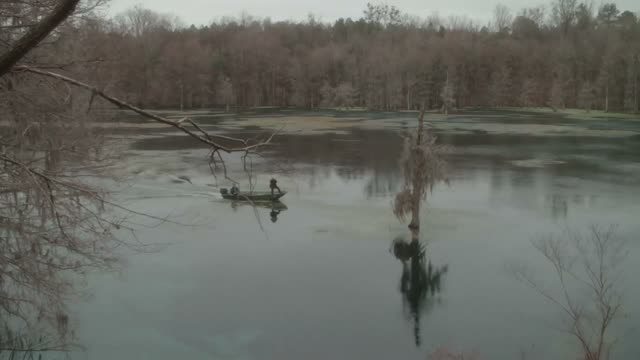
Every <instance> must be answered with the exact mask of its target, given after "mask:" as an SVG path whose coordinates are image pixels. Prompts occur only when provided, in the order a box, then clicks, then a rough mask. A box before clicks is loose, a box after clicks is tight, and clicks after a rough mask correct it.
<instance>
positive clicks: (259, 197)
mask: <svg viewBox="0 0 640 360" xmlns="http://www.w3.org/2000/svg"><path fill="white" fill-rule="evenodd" d="M220 194H221V195H222V197H223V198H225V199H227V200H239V201H243V200H244V201H252V202H255V201H278V200H280V198H281V197H283V196H285V195H286V194H287V192H286V191H283V192H281V193H273V195H272V194H271V192H270V191H252V192H239V193H237V194H231V193H230V192H229V190H227V189H226V188H222V189H220Z"/></svg>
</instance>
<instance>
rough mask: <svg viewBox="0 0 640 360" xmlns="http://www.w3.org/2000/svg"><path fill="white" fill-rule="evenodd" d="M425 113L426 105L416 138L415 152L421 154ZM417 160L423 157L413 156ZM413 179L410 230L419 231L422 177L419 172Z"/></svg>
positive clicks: (421, 115)
mask: <svg viewBox="0 0 640 360" xmlns="http://www.w3.org/2000/svg"><path fill="white" fill-rule="evenodd" d="M424 112H425V104H424V103H423V104H422V107H421V110H420V116H419V117H418V136H416V144H415V151H417V152H419V151H420V150H419V148H420V145H421V144H422V134H423V133H424ZM412 156H415V157H416V158H417V156H421V155H417V156H416V155H412ZM412 175H413V179H412V184H411V186H412V188H413V189H412V191H413V194H412V195H413V196H412V197H411V201H412V204H411V222H410V223H409V229H415V230H417V229H419V228H420V201H422V193H421V191H422V188H423V184H422V178H421V176H420V172H419V171H414V173H413V174H412Z"/></svg>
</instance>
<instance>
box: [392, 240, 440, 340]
mask: <svg viewBox="0 0 640 360" xmlns="http://www.w3.org/2000/svg"><path fill="white" fill-rule="evenodd" d="M411 233H412V239H411V241H409V242H407V241H405V240H404V239H403V238H402V237H397V238H396V239H395V240H394V241H393V254H394V255H395V257H396V258H397V259H398V260H400V261H401V262H402V275H401V276H400V286H399V291H400V293H401V294H402V304H403V309H404V312H405V315H406V316H407V317H408V318H409V319H410V320H412V321H413V331H414V338H415V344H416V346H420V344H421V334H420V318H421V316H422V314H424V313H425V312H426V311H428V310H430V309H431V307H432V306H433V304H434V303H435V302H437V301H438V299H437V298H436V296H437V295H439V293H440V289H441V282H442V278H443V277H444V274H445V273H446V272H447V270H448V266H447V265H444V266H440V267H435V266H433V265H432V263H431V261H430V260H427V258H426V247H425V245H424V244H422V243H421V242H420V241H419V239H418V231H417V230H412V231H411Z"/></svg>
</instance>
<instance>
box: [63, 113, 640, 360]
mask: <svg viewBox="0 0 640 360" xmlns="http://www.w3.org/2000/svg"><path fill="white" fill-rule="evenodd" d="M269 116H271V117H275V118H277V117H278V116H280V115H279V114H269ZM287 116H290V115H289V114H287ZM412 116H413V114H408V115H407V114H387V115H384V114H376V115H375V116H374V115H365V117H366V118H367V119H366V120H358V121H354V122H353V125H352V126H340V127H339V129H338V128H336V129H334V130H332V129H331V128H322V127H315V128H314V130H313V131H305V132H286V131H285V132H283V134H282V135H281V136H278V137H277V138H276V140H275V144H274V146H272V147H270V148H269V149H268V150H265V151H264V152H263V155H264V157H263V158H256V159H255V160H254V163H253V165H254V168H253V169H254V175H255V176H257V181H258V186H259V187H262V188H263V189H264V188H266V187H267V186H268V180H269V179H270V178H271V177H272V176H277V178H278V179H279V185H280V186H281V187H282V188H284V189H286V190H288V191H289V193H288V194H287V195H286V196H285V197H284V198H283V202H284V203H285V204H286V207H287V209H286V210H280V212H279V213H277V214H276V215H277V218H276V219H273V211H272V209H270V208H262V207H259V208H257V209H254V208H252V207H251V206H246V205H245V206H234V205H233V204H231V203H230V202H227V201H224V200H222V199H221V198H220V197H219V195H218V194H217V192H218V188H217V186H223V185H224V186H228V185H229V182H225V181H224V179H223V178H221V177H219V178H218V179H217V181H216V180H215V179H213V178H212V177H211V175H210V174H209V173H208V171H209V168H208V166H207V161H206V150H205V149H201V148H199V147H198V146H197V145H196V146H194V145H193V142H192V141H191V140H190V139H187V138H185V137H183V136H181V135H179V134H177V133H155V134H153V135H152V136H145V137H139V138H132V139H130V140H131V141H132V144H131V148H130V149H131V150H129V153H128V155H127V157H126V158H125V160H124V162H123V164H122V166H121V169H120V170H119V171H120V172H121V173H122V174H126V175H127V179H128V180H127V182H126V184H127V186H126V187H124V189H121V191H120V192H119V193H118V195H117V196H118V197H119V199H120V200H122V201H124V202H125V203H126V204H127V206H129V207H131V208H133V209H135V210H137V211H141V212H146V213H150V214H155V215H158V216H166V215H167V214H171V215H172V219H175V220H177V221H180V222H184V223H189V224H193V225H192V226H181V225H176V224H171V223H164V224H160V225H158V226H154V227H150V228H146V227H142V228H140V229H139V230H138V231H137V233H136V235H137V237H138V238H139V239H140V240H141V241H143V242H146V243H150V244H163V245H164V244H166V246H165V247H163V248H162V249H161V250H159V251H155V252H152V253H149V254H130V255H128V256H127V259H128V262H129V264H128V266H127V268H126V270H125V271H124V273H123V274H121V275H119V276H115V275H113V274H94V275H92V277H91V278H90V280H89V284H90V288H91V292H92V294H93V297H92V299H90V300H89V301H78V302H77V304H75V305H74V306H73V309H74V310H76V311H75V312H76V315H77V316H76V319H77V329H78V334H79V338H80V343H81V344H82V345H83V346H85V347H86V351H85V352H82V353H78V354H76V355H75V356H74V358H78V359H85V358H86V359H114V358H140V359H155V360H160V359H176V358H190V359H205V358H206V359H294V358H304V359H360V358H367V359H392V358H393V359H425V358H426V357H427V354H428V353H430V352H432V351H434V350H435V349H436V348H437V347H439V346H448V347H451V348H454V349H458V350H464V351H467V352H473V351H475V352H477V353H478V354H479V355H480V358H482V359H498V360H500V359H505V360H506V359H514V358H520V354H521V353H525V354H527V358H545V359H566V358H575V351H576V348H575V347H574V346H575V344H573V343H572V342H571V338H569V337H567V336H566V335H565V334H563V333H562V332H560V331H558V328H561V327H562V325H563V324H562V323H561V322H560V320H559V319H560V316H559V315H560V312H559V309H557V308H556V307H554V306H553V305H552V304H549V303H548V302H546V301H545V299H544V298H542V297H541V296H539V295H538V294H536V293H535V292H534V291H533V290H531V289H530V288H528V287H526V286H524V285H523V284H521V283H519V282H518V281H516V280H515V279H514V277H513V276H512V274H510V273H509V271H507V270H506V265H508V264H513V263H517V264H529V265H530V266H531V267H532V268H533V269H535V271H536V275H537V276H538V277H539V278H540V279H541V281H542V282H543V283H544V284H545V285H548V286H549V287H552V288H553V286H554V285H555V283H554V278H553V277H552V274H551V273H550V271H549V270H548V267H545V262H544V260H543V259H542V257H541V256H540V255H539V254H538V253H537V252H536V250H535V249H534V247H533V246H532V244H531V240H532V239H533V238H535V237H536V236H540V235H543V234H546V233H548V232H560V231H562V230H563V229H565V228H567V227H570V228H575V229H580V230H584V229H586V227H587V226H589V225H590V224H594V223H597V224H602V225H608V224H618V225H619V233H620V235H621V236H623V237H625V238H627V239H629V243H628V247H629V259H628V261H627V263H626V268H625V269H626V272H625V274H626V275H630V276H624V277H623V279H622V280H621V281H623V283H622V289H623V290H624V295H625V298H624V303H625V305H626V306H625V310H626V313H627V315H628V316H627V317H626V318H625V319H622V320H621V321H619V322H618V327H616V328H615V332H616V334H618V335H620V336H621V337H620V343H619V345H618V346H617V347H616V348H615V352H614V354H615V355H616V357H615V358H616V359H635V358H637V355H638V354H640V345H639V344H638V343H637V342H634V341H633V339H635V338H637V337H638V333H637V331H635V332H634V326H636V325H638V324H640V322H639V321H640V317H639V316H638V315H637V314H638V310H640V308H638V305H637V304H640V292H639V291H638V290H637V286H636V284H635V283H634V281H633V276H632V275H633V274H634V273H637V271H638V270H640V267H639V265H638V264H640V263H639V262H638V261H637V259H638V258H639V256H640V251H639V250H640V249H639V247H640V241H639V239H638V238H637V235H636V234H638V232H639V230H640V222H638V216H639V214H640V191H639V190H640V176H639V175H640V136H638V134H640V121H631V120H602V119H600V120H593V121H591V122H588V123H586V122H584V121H582V122H580V121H578V120H571V121H570V120H557V119H556V120H555V121H554V120H553V119H547V118H545V117H541V116H538V115H537V114H533V115H531V116H522V115H513V114H509V113H506V114H501V115H500V116H498V115H492V114H487V113H477V114H476V115H475V116H473V115H467V116H460V117H457V118H456V117H453V118H452V119H450V120H449V122H446V121H447V120H444V119H433V121H434V122H435V123H436V125H435V126H436V131H437V133H438V134H439V137H440V140H441V141H442V142H443V143H446V144H450V145H452V146H455V152H454V153H453V154H451V155H450V156H449V168H450V178H451V181H450V184H449V185H448V186H447V185H444V184H443V185H441V186H438V187H436V189H435V190H434V192H433V194H431V195H430V196H429V200H428V205H427V206H426V209H425V210H424V211H423V212H422V231H421V234H420V237H421V238H420V239H421V242H422V243H423V244H424V245H425V246H426V256H427V258H428V261H430V262H431V263H432V265H433V266H434V267H444V266H446V269H447V271H446V273H444V274H443V276H442V279H441V287H440V289H439V291H435V292H434V293H433V294H431V293H430V294H429V295H428V296H427V297H426V299H425V300H424V301H423V302H422V303H421V304H420V307H419V314H418V315H419V316H418V321H416V319H415V316H413V315H414V314H412V309H411V304H410V302H408V301H407V299H406V298H405V297H404V295H403V293H402V292H401V291H400V282H401V278H402V276H403V264H402V262H401V261H399V260H398V259H396V257H394V255H393V254H392V252H391V251H390V249H391V246H392V241H393V240H394V239H396V238H399V237H401V238H409V235H410V234H409V232H408V229H407V228H406V225H405V224H402V223H400V222H399V221H398V219H396V218H395V217H394V216H393V214H392V211H391V202H392V199H393V196H394V194H395V193H396V192H397V191H398V190H399V189H400V187H401V185H402V181H403V175H402V173H401V171H400V170H399V168H398V160H399V158H400V156H401V153H402V144H403V138H402V135H403V133H404V132H406V131H409V130H411V129H412V128H413V127H414V126H415V121H414V120H413V118H412ZM359 117H362V115H359ZM234 120H235V121H236V123H234V127H233V128H232V129H229V130H227V131H226V132H227V133H229V134H232V135H238V136H253V135H256V134H259V133H263V132H265V130H264V129H261V128H260V127H259V126H258V127H256V125H255V121H254V122H248V123H246V124H245V123H243V121H246V120H247V119H245V118H236V119H234ZM249 120H251V119H250V117H249ZM218 121H219V120H217V119H213V118H212V119H211V122H209V123H207V120H206V119H205V120H204V123H205V124H207V125H208V126H211V127H213V126H215V124H217V123H218ZM300 121H305V119H304V117H301V118H300ZM375 121H380V123H374V122H375ZM511 121H513V122H512V123H510V122H511ZM372 123H374V124H376V125H375V126H370V124H372ZM500 123H509V124H510V125H514V124H522V125H526V126H530V128H534V127H535V126H542V125H545V124H549V123H551V124H553V126H558V125H561V126H564V127H566V128H567V129H568V130H567V133H566V134H565V133H560V134H558V133H553V132H551V133H550V132H545V131H542V130H541V131H539V132H535V133H531V134H526V133H522V132H518V131H515V132H514V131H512V132H506V131H505V132H502V131H494V130H495V129H496V127H495V124H500ZM243 124H245V125H246V126H244V125H243ZM249 124H251V126H249ZM379 124H381V125H379ZM465 124H471V125H472V126H473V128H474V129H475V131H465V126H466V125H465ZM483 124H487V125H486V128H487V129H489V130H487V131H484V130H481V129H482V128H483V126H484V125H483ZM471 125H469V127H471ZM576 128H579V130H580V131H583V130H584V129H587V130H588V131H589V132H588V134H584V133H578V132H577V131H575V129H576ZM478 129H480V130H478ZM543 130H544V129H543ZM599 130H602V131H606V130H611V131H614V130H615V131H624V132H625V133H620V134H619V133H616V134H617V135H615V136H612V134H613V133H604V132H603V133H602V136H598V133H597V131H599ZM237 160H238V159H237V157H235V158H234V157H231V158H230V159H229V164H231V166H230V172H231V175H232V176H233V177H234V178H237V179H242V180H243V184H242V185H243V186H244V187H247V186H248V185H247V183H246V177H244V174H243V172H242V169H241V168H240V166H238V162H237ZM181 175H186V176H189V177H190V178H191V181H192V182H193V184H189V183H185V182H182V183H180V182H179V181H177V180H176V176H181ZM256 215H257V218H256ZM274 220H275V221H274ZM140 221H143V220H140ZM144 221H145V222H148V223H149V224H153V223H154V222H153V221H151V220H144ZM156 225H157V224H156ZM623 335H624V336H623Z"/></svg>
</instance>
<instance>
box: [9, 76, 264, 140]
mask: <svg viewBox="0 0 640 360" xmlns="http://www.w3.org/2000/svg"><path fill="white" fill-rule="evenodd" d="M14 71H22V72H29V73H33V74H38V75H42V76H46V77H50V78H54V79H57V80H60V81H63V82H65V83H69V84H72V85H75V86H78V87H80V88H83V89H86V90H89V91H91V92H92V94H95V95H97V96H100V97H102V98H103V99H105V100H107V101H108V102H110V103H112V104H114V105H116V106H118V107H120V108H123V109H129V110H131V111H133V112H135V113H136V114H139V115H142V116H144V117H146V118H148V119H151V120H154V121H157V122H160V123H162V124H166V125H169V126H172V127H174V128H176V129H179V130H180V131H182V132H184V133H186V134H187V135H189V136H191V137H193V138H194V139H197V140H198V141H200V142H202V143H204V144H206V145H208V146H211V147H212V148H213V149H216V150H221V151H224V152H226V153H232V152H246V151H251V150H254V149H257V148H259V147H261V146H264V145H267V144H269V143H270V142H271V140H272V139H273V137H274V136H275V134H276V133H273V134H271V136H269V137H268V138H267V139H265V140H264V141H258V142H257V143H254V144H249V142H248V140H244V139H239V138H233V137H228V136H220V135H214V134H209V133H207V132H206V131H204V130H203V129H202V128H201V127H200V126H198V125H197V124H196V123H195V122H194V121H193V120H191V119H181V120H178V121H174V120H170V119H167V118H165V117H162V116H160V115H157V114H154V113H152V112H149V111H146V110H143V109H140V108H139V107H136V106H134V105H131V104H129V103H126V102H124V101H122V100H120V99H118V98H115V97H113V96H110V95H108V94H106V93H104V92H103V91H102V90H100V89H98V88H96V87H94V86H91V85H88V84H86V83H83V82H81V81H78V80H75V79H72V78H70V77H67V76H64V75H61V74H57V73H53V72H50V71H44V70H40V69H35V68H31V67H28V66H16V67H15V68H14ZM185 122H186V123H188V124H191V125H192V126H193V127H194V128H195V129H196V131H193V130H191V129H189V128H188V127H186V126H185V125H183V124H184V123H185ZM215 138H218V139H223V140H228V141H233V142H237V143H241V144H242V146H239V147H232V146H226V145H223V144H221V143H220V142H217V141H214V140H213V139H215Z"/></svg>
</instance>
